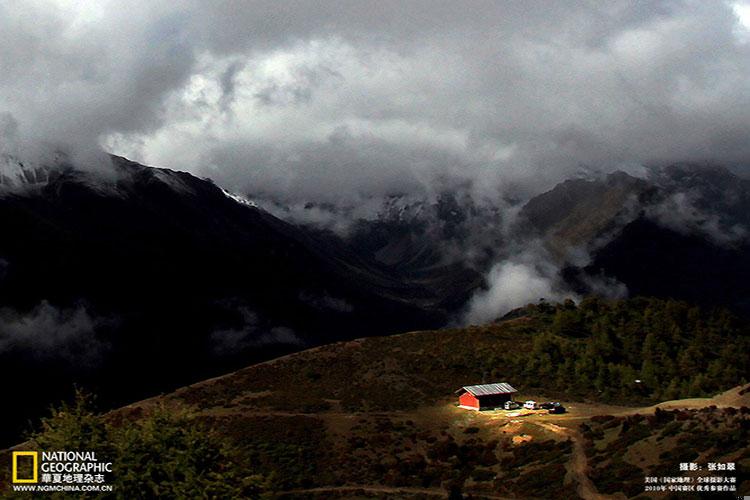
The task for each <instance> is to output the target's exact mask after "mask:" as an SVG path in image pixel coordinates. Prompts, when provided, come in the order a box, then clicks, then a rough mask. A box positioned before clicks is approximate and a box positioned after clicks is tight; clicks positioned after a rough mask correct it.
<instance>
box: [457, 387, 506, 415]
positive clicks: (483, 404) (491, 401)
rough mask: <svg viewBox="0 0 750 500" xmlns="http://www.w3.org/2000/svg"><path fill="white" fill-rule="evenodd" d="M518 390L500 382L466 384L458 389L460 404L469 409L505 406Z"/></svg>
mask: <svg viewBox="0 0 750 500" xmlns="http://www.w3.org/2000/svg"><path fill="white" fill-rule="evenodd" d="M516 392H518V391H516V390H515V389H514V388H513V386H511V385H510V384H506V383H505V382H500V383H498V384H481V385H466V386H464V387H461V388H460V389H459V390H457V391H456V394H457V395H458V406H460V407H461V408H467V409H469V410H483V409H488V408H497V407H500V406H503V403H505V402H506V401H511V400H512V399H513V394H515V393H516Z"/></svg>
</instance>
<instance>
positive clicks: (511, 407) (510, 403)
mask: <svg viewBox="0 0 750 500" xmlns="http://www.w3.org/2000/svg"><path fill="white" fill-rule="evenodd" d="M520 407H521V405H520V404H519V403H516V402H515V401H506V402H505V404H504V405H503V408H505V409H506V410H517V409H519V408H520Z"/></svg>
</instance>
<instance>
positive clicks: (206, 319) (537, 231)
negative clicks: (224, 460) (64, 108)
mask: <svg viewBox="0 0 750 500" xmlns="http://www.w3.org/2000/svg"><path fill="white" fill-rule="evenodd" d="M109 161H111V163H112V172H111V175H108V176H106V177H104V178H102V177H101V176H99V175H96V174H94V173H91V172H87V171H85V170H81V169H78V168H76V167H75V165H73V164H71V162H70V161H68V160H67V159H65V158H64V157H61V158H58V159H57V160H56V161H55V162H54V164H52V165H44V166H29V165H24V164H22V163H20V162H18V161H16V160H14V159H13V158H10V157H4V158H3V160H2V162H0V167H2V168H0V221H2V227H3V238H2V240H0V320H2V321H1V323H0V324H1V326H0V375H2V376H3V377H5V380H13V381H14V383H12V384H8V389H7V391H6V398H7V399H6V400H7V401H12V404H13V408H14V411H13V412H10V413H6V414H5V415H4V416H3V423H4V424H6V425H4V426H3V432H2V435H0V440H2V441H6V442H10V441H12V440H13V439H14V438H16V437H17V435H18V432H19V431H20V430H21V429H22V428H23V427H24V426H25V425H26V421H27V419H28V418H29V417H30V416H32V415H38V414H39V413H40V412H41V411H42V410H43V409H44V408H45V407H46V406H47V405H48V404H49V402H51V401H54V400H59V399H60V398H61V397H63V396H64V395H65V394H67V393H69V392H70V391H71V388H72V384H73V383H77V384H81V385H84V386H86V387H89V388H91V389H92V390H94V391H96V392H97V393H98V394H100V398H101V399H102V403H103V404H104V405H105V406H113V405H117V404H123V403H125V402H127V401H131V400H134V399H138V398H142V397H146V396H149V395H152V394H156V393H158V392H161V391H166V390H170V389H173V388H175V387H179V386H181V385H185V384H187V383H190V382H193V381H197V380H200V379H203V378H206V377H210V376H214V375H217V374H220V373H224V372H227V371H229V370H232V369H236V368H239V367H241V366H245V365H247V364H248V363H252V362H257V361H261V360H265V359H269V358H272V357H275V356H278V355H281V354H284V353H288V352H292V351H299V350H302V349H305V348H308V347H312V346H316V345H320V344H326V343H330V342H334V341H339V340H348V339H353V338H360V337H367V336H379V335H388V334H393V333H398V332H403V331H409V330H420V329H433V328H439V327H442V326H445V325H447V324H450V323H455V322H456V321H460V319H459V318H460V317H461V315H462V313H463V311H464V309H465V307H466V304H467V302H468V301H469V299H470V298H471V297H472V295H473V294H474V293H475V292H477V291H478V290H480V289H481V288H482V287H483V286H486V285H487V283H486V282H485V277H486V275H487V272H488V270H489V269H490V267H491V266H492V265H493V264H494V263H496V262H502V261H503V260H505V259H509V258H512V257H513V255H514V253H515V252H517V251H518V250H519V248H524V247H526V246H531V245H533V246H535V247H539V248H541V249H542V250H541V253H540V255H543V256H544V259H545V261H548V263H551V264H552V265H553V266H554V268H555V269H557V270H558V272H557V276H556V279H559V282H560V284H561V286H565V287H567V288H568V289H569V290H570V291H571V293H575V294H577V295H579V296H584V295H587V294H603V295H606V294H608V293H609V294H630V295H651V296H660V297H673V298H678V299H686V300H690V301H692V302H696V303H702V304H708V305H726V306H729V307H731V308H733V309H734V310H735V311H736V312H738V313H739V314H747V313H748V312H749V311H750V285H748V283H750V279H748V278H750V272H749V271H750V267H749V266H750V264H748V262H750V260H748V258H747V257H748V255H749V253H748V251H749V250H750V246H748V240H747V236H746V235H747V233H746V229H745V228H747V227H748V223H750V220H748V218H750V210H748V208H750V190H749V188H750V182H749V181H746V180H743V179H740V178H738V177H737V176H735V175H734V174H732V173H730V172H729V171H728V170H725V169H723V168H720V167H710V166H696V165H691V164H682V165H673V166H670V167H665V168H659V169H655V170H654V171H653V173H652V174H651V175H649V176H642V177H633V176H631V175H628V174H625V173H622V172H617V173H614V174H610V175H606V176H604V175H602V176H597V177H589V178H578V179H571V180H568V181H565V182H563V183H561V184H559V185H557V186H556V187H554V188H553V189H552V190H550V191H548V192H545V193H542V194H540V195H538V196H536V197H533V198H532V199H530V200H528V201H527V202H525V203H524V204H522V205H520V204H516V205H515V206H513V209H512V210H510V209H508V203H507V202H506V201H501V200H498V202H497V203H496V204H493V203H492V202H489V203H488V202H487V201H486V200H485V201H482V202H481V203H480V202H478V201H476V200H475V199H474V198H473V197H472V196H470V195H468V194H467V193H466V192H464V191H461V190H455V191H452V192H448V191H446V192H443V193H440V194H439V195H438V196H436V197H433V198H431V199H420V198H418V197H417V198H414V197H405V196H401V195H394V196H393V197H390V198H388V199H386V200H383V201H382V205H381V208H380V209H379V210H377V211H376V212H375V215H374V216H370V217H364V218H353V219H351V220H350V222H351V223H350V224H349V225H348V228H347V230H346V231H344V232H341V231H332V230H330V229H329V228H326V227H321V226H320V225H315V224H302V223H299V222H295V220H293V219H289V220H283V219H282V218H279V217H277V216H276V215H281V216H283V215H284V214H285V213H287V212H285V211H284V210H283V209H282V210H280V211H279V210H278V207H279V206H281V205H280V204H279V203H276V204H275V206H276V208H277V210H272V211H271V212H273V214H276V215H272V213H271V212H269V211H268V210H265V209H263V208H261V207H263V206H265V205H264V203H263V202H262V201H261V200H257V199H255V198H254V197H253V196H252V195H251V194H248V195H246V196H238V195H235V194H232V193H229V192H227V191H225V190H223V189H222V188H220V187H218V186H216V185H215V184H214V183H212V182H211V181H210V180H205V179H199V178H197V177H195V176H193V175H190V174H188V173H184V172H176V171H172V170H168V169H160V168H153V167H147V166H143V165H140V164H137V163H134V162H131V161H129V160H127V159H125V158H121V157H111V158H110V160H109ZM282 208H283V207H282ZM331 210H333V211H334V212H335V210H336V208H335V207H334V208H333V209H331ZM519 305H520V304H519ZM505 312H506V311H500V310H498V312H497V315H498V316H501V315H502V314H504V313H505ZM19 374H23V376H20V375H19Z"/></svg>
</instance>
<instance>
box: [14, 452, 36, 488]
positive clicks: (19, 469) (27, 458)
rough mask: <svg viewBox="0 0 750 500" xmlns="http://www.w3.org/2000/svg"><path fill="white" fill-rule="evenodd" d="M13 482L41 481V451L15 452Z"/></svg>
mask: <svg viewBox="0 0 750 500" xmlns="http://www.w3.org/2000/svg"><path fill="white" fill-rule="evenodd" d="M12 481H13V484H36V483H38V482H39V452H38V451H14V452H13V477H12Z"/></svg>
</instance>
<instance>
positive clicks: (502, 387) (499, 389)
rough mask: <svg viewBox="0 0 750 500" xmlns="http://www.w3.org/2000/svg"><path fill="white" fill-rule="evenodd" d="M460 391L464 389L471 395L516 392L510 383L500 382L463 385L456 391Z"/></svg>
mask: <svg viewBox="0 0 750 500" xmlns="http://www.w3.org/2000/svg"><path fill="white" fill-rule="evenodd" d="M461 391H466V392H468V393H470V394H471V395H473V396H491V395H493V394H509V393H511V392H518V391H517V390H515V389H514V388H513V386H512V385H510V384H506V383H505V382H500V383H498V384H480V385H465V386H463V387H461V388H460V389H459V390H457V391H456V394H458V393H459V392H461Z"/></svg>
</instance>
